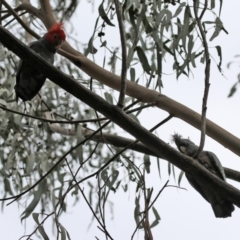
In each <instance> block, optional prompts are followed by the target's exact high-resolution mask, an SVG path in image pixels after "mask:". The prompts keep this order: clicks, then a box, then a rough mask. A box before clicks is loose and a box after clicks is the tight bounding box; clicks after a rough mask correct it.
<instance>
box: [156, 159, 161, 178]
mask: <svg viewBox="0 0 240 240" xmlns="http://www.w3.org/2000/svg"><path fill="white" fill-rule="evenodd" d="M157 167H158V174H159V177H160V179H161V169H160V158H158V157H157Z"/></svg>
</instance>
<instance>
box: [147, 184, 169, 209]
mask: <svg viewBox="0 0 240 240" xmlns="http://www.w3.org/2000/svg"><path fill="white" fill-rule="evenodd" d="M168 182H169V180H167V182H166V183H165V184H164V185H163V187H162V188H161V189H160V191H159V192H158V194H157V196H156V197H155V198H154V200H153V202H152V203H151V204H150V206H149V207H148V210H149V209H150V208H151V207H152V206H153V204H154V203H155V202H156V201H157V199H158V197H159V195H160V194H161V193H162V191H163V190H164V188H165V187H167V184H168Z"/></svg>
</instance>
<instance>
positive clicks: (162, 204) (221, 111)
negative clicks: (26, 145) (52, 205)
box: [0, 0, 240, 240]
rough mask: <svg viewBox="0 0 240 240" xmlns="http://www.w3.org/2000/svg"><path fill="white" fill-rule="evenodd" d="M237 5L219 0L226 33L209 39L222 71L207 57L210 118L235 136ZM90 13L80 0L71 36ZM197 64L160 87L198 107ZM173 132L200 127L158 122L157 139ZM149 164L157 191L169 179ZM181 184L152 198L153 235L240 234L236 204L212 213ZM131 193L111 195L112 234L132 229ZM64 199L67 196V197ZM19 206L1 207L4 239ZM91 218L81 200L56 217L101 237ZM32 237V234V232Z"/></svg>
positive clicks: (221, 153) (76, 233) (159, 115)
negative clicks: (227, 214) (226, 212)
mask: <svg viewBox="0 0 240 240" xmlns="http://www.w3.org/2000/svg"><path fill="white" fill-rule="evenodd" d="M239 9H240V2H239V1H237V0H232V1H228V2H224V5H223V9H222V15H221V19H222V21H223V23H224V27H225V28H226V29H227V31H228V32H229V34H228V35H226V34H225V33H224V32H221V34H220V37H218V38H217V39H216V40H214V41H213V42H211V43H210V44H209V46H210V47H215V46H216V45H221V46H222V53H223V63H222V68H223V72H224V76H222V75H221V74H220V73H219V71H218V69H217V67H216V64H215V63H214V61H212V69H211V79H210V82H211V87H210V93H209V94H210V95H209V100H208V110H207V117H208V118H209V119H210V120H212V121H213V122H215V123H216V124H218V125H219V126H221V127H222V128H224V129H226V130H227V131H229V132H231V133H232V134H234V135H235V136H236V137H238V138H239V137H240V128H239V122H240V110H239V106H240V104H239V103H240V91H238V92H237V93H236V94H235V95H234V97H232V98H230V99H228V98H227V95H228V93H229V89H230V87H231V86H232V85H233V84H234V83H235V82H236V81H237V74H238V72H240V68H238V65H235V66H234V67H231V68H230V70H229V69H227V68H226V65H227V63H228V62H229V61H231V60H233V57H234V55H236V54H240V33H239V32H240V29H239V27H238V26H239V22H240V15H239ZM95 16H96V12H95V13H94V12H92V11H91V4H89V3H88V1H81V2H80V4H79V7H78V10H77V12H76V13H75V17H74V21H73V22H72V24H73V26H74V27H75V28H78V29H79V33H78V35H77V36H74V37H75V38H79V39H80V41H81V42H84V43H86V42H88V40H89V38H90V36H91V34H92V31H93V27H94V24H95ZM108 37H110V36H108ZM110 38H112V39H109V41H110V42H111V41H115V40H116V38H118V36H116V35H112V36H111V37H110ZM101 51H103V50H101ZM99 59H100V60H99V61H100V62H99V64H101V61H102V60H101V56H100V57H99ZM216 60H218V59H216ZM197 66H198V69H196V71H195V72H194V77H191V78H189V79H188V78H181V79H180V80H178V81H177V80H176V78H175V75H170V76H164V77H163V84H164V89H163V90H162V93H163V94H165V95H167V96H168V97H170V98H173V99H174V100H176V101H178V102H180V103H182V104H184V105H186V106H187V107H189V108H191V109H193V110H195V111H197V112H199V113H200V112H201V104H202V96H203V90H204V72H203V69H204V68H203V67H204V66H203V65H201V64H199V63H198V64H197ZM119 71H120V69H119ZM166 116H167V113H166V112H164V111H162V110H160V109H158V108H152V109H150V110H146V111H145V115H144V114H143V116H141V123H142V125H144V126H145V127H146V128H150V127H152V126H154V125H155V124H156V123H158V122H159V121H160V120H161V119H163V118H165V117H166ZM174 132H177V133H180V134H181V135H182V136H183V137H186V138H187V137H190V139H191V140H192V141H193V142H195V143H196V144H198V143H199V140H200V132H199V131H198V130H196V129H195V128H193V127H191V126H189V125H188V124H186V123H185V122H183V121H181V120H179V119H172V120H171V121H169V122H168V123H166V124H165V125H164V126H162V127H161V128H160V129H159V130H158V132H157V133H158V136H159V137H160V138H161V139H162V140H164V141H166V142H169V143H170V137H171V135H172V134H173V133H174ZM170 144H171V143H170ZM172 146H173V145H172ZM205 150H210V151H212V152H214V153H215V154H216V155H217V156H218V158H219V159H220V161H221V163H222V165H223V166H225V167H229V168H232V169H235V170H238V171H240V161H239V157H238V156H236V155H235V154H233V153H232V152H230V151H229V150H228V149H226V148H224V147H223V146H222V145H220V144H218V143H217V142H216V141H214V140H212V139H211V138H207V139H206V143H205ZM151 168H152V173H151V176H147V184H148V186H152V185H153V186H154V189H156V190H155V191H154V194H155V195H156V193H157V191H158V190H159V189H160V188H161V187H162V186H163V185H164V184H165V182H166V181H167V180H168V179H169V177H168V174H167V163H166V161H161V169H162V171H161V172H162V178H161V180H159V177H158V175H157V174H158V173H157V170H156V164H155V159H153V161H152V165H151ZM177 173H179V171H177ZM228 182H229V183H231V184H233V185H234V186H236V187H238V188H239V187H240V184H237V183H236V182H233V181H230V180H228ZM170 183H171V184H175V182H174V180H173V178H172V177H170ZM181 186H182V187H184V188H186V189H187V191H184V190H179V189H176V188H170V187H169V188H166V189H165V190H164V191H163V193H162V194H161V196H160V198H159V199H158V201H157V202H156V204H155V208H156V209H157V210H158V212H159V214H160V216H161V222H160V224H159V225H158V226H157V227H155V228H154V229H153V236H154V239H164V240H175V239H178V240H180V239H182V240H203V239H206V240H207V239H209V240H213V239H214V240H215V239H216V240H220V239H222V240H224V239H230V240H234V239H240V231H239V224H240V210H239V209H238V208H236V210H235V211H234V212H233V216H232V217H231V218H227V219H216V218H215V217H214V214H213V211H212V209H211V206H210V205H209V204H208V203H207V202H206V201H205V200H204V199H203V198H202V197H201V196H200V195H199V193H198V192H196V191H195V190H194V189H193V188H192V187H191V186H190V185H189V184H188V182H187V180H186V178H184V179H183V180H182V183H181ZM134 199H135V189H134V188H132V189H131V192H130V194H123V191H122V190H121V191H119V192H117V193H116V194H115V195H112V198H111V200H112V201H113V202H114V206H115V208H114V219H113V220H111V219H110V214H109V216H107V220H108V222H107V226H108V229H109V232H110V233H111V235H112V236H113V238H114V239H115V240H121V239H130V238H131V235H132V233H133V231H134V229H135V222H134V218H133V207H134ZM69 201H70V202H71V200H70V199H69ZM21 212H22V210H18V206H17V203H14V204H12V205H10V206H8V207H6V208H5V209H4V212H3V213H2V214H1V215H0V226H1V236H2V238H3V239H19V237H21V236H22V235H24V225H21V223H20V218H19V216H20V213H21ZM90 219H91V214H90V210H89V209H88V207H87V205H86V204H85V203H84V201H83V200H81V202H80V203H79V204H78V205H77V206H74V207H73V208H72V209H70V210H69V213H68V214H65V215H64V216H63V217H62V218H61V222H62V224H63V225H64V226H65V227H66V228H67V230H68V231H69V233H70V236H71V239H72V240H78V239H95V238H94V237H95V236H98V237H99V239H105V238H104V236H103V235H102V234H101V233H100V231H99V230H98V229H97V228H96V225H95V224H93V226H92V227H91V228H90V229H89V230H88V231H87V226H88V224H89V222H90ZM31 222H33V220H32V219H28V220H27V224H28V223H29V226H30V227H27V231H26V233H29V232H31V229H32V228H31V226H32V224H31ZM46 226H48V227H47V228H48V229H49V231H50V232H51V224H50V223H48V222H46ZM33 239H37V238H36V237H34V238H33ZM52 239H54V238H52ZM135 239H143V233H142V231H139V232H138V233H137V235H136V237H135Z"/></svg>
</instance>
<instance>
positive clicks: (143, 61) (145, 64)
mask: <svg viewBox="0 0 240 240" xmlns="http://www.w3.org/2000/svg"><path fill="white" fill-rule="evenodd" d="M136 50H137V55H138V58H139V60H140V62H141V64H142V67H143V70H144V71H145V72H147V73H148V74H151V67H150V65H149V63H148V59H147V57H146V55H145V53H144V51H143V50H142V48H141V47H139V46H138V47H136Z"/></svg>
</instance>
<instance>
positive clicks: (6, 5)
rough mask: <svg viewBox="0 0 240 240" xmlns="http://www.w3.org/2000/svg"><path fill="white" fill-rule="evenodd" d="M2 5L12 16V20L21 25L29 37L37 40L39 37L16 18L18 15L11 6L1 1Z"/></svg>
mask: <svg viewBox="0 0 240 240" xmlns="http://www.w3.org/2000/svg"><path fill="white" fill-rule="evenodd" d="M2 3H3V5H4V6H5V7H6V8H7V9H8V11H9V12H10V13H11V14H12V15H13V16H14V18H15V19H16V20H17V21H18V22H19V23H20V24H21V26H22V27H23V28H24V29H25V30H26V31H27V32H28V33H30V34H31V35H33V36H34V37H35V38H37V39H39V38H40V36H39V35H38V34H37V33H36V32H34V31H33V30H32V29H31V28H29V27H28V26H27V25H26V24H25V23H24V22H23V21H22V19H21V18H20V17H19V16H18V14H17V13H16V12H15V10H14V9H12V8H11V6H10V5H9V4H8V3H7V2H6V1H5V0H2Z"/></svg>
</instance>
